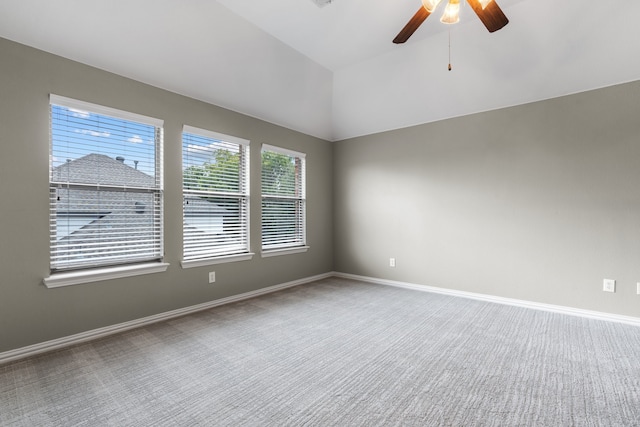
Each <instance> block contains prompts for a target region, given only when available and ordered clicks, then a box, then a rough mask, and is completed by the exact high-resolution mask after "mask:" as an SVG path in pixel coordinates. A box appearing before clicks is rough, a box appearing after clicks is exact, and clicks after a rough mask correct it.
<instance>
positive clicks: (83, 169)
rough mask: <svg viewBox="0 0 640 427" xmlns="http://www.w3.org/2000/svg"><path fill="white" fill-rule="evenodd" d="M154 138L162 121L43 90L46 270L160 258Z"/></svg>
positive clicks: (159, 189)
mask: <svg viewBox="0 0 640 427" xmlns="http://www.w3.org/2000/svg"><path fill="white" fill-rule="evenodd" d="M107 113H108V114H107ZM127 117H129V118H127ZM132 118H133V119H135V120H132ZM161 145H162V121H159V120H157V119H152V118H147V117H144V116H140V115H135V114H130V113H126V112H121V111H118V110H113V109H110V108H107V107H102V106H99V105H93V104H88V103H84V102H80V101H75V100H71V99H68V98H62V97H57V96H54V95H52V96H51V144H50V214H49V224H50V250H51V269H52V270H53V271H57V270H58V271H59V270H69V269H76V268H90V267H99V266H109V265H117V264H124V263H132V262H140V261H149V260H159V259H161V258H162V253H163V248H162V167H161V165H162V158H161V152H162V146H161Z"/></svg>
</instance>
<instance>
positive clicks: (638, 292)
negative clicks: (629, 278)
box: [636, 282, 640, 295]
mask: <svg viewBox="0 0 640 427" xmlns="http://www.w3.org/2000/svg"><path fill="white" fill-rule="evenodd" d="M636 293H637V294H638V295H640V282H638V283H636Z"/></svg>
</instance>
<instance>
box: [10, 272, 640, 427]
mask: <svg viewBox="0 0 640 427" xmlns="http://www.w3.org/2000/svg"><path fill="white" fill-rule="evenodd" d="M0 425H2V426H29V427H31V426H76V425H86V426H103V425H105V426H106V425H108V426H197V425H207V426H638V425H640V328H638V327H634V326H629V325H623V324H617V323H610V322H603V321H597V320H590V319H584V318H579V317H572V316H565V315H560V314H554V313H548V312H542V311H534V310H529V309H524V308H518V307H511V306H504V305H498V304H491V303H487V302H481V301H475V300H470V299H462V298H455V297H450V296H444V295H438V294H430V293H423V292H417V291H412V290H406V289H399V288H393V287H387V286H380V285H373V284H366V283H360V282H355V281H350V280H344V279H337V278H332V279H326V280H322V281H320V282H316V283H312V284H308V285H303V286H298V287H295V288H291V289H288V290H285V291H281V292H278V293H275V294H270V295H266V296H262V297H259V298H255V299H251V300H247V301H243V302H239V303H234V304H231V305H227V306H222V307H217V308H214V309H211V310H207V311H204V312H200V313H197V314H194V315H189V316H186V317H182V318H179V319H174V320H171V321H167V322H164V323H159V324H155V325H152V326H148V327H144V328H140V329H137V330H133V331H129V332H126V333H123V334H119V335H116V336H112V337H109V338H104V339H101V340H97V341H93V342H90V343H86V344H82V345H78V346H75V347H71V348H68V349H65V350H62V351H58V352H54V353H50V354H46V355H42V356H39V357H34V358H30V359H25V360H22V361H18V362H14V363H11V364H7V365H3V366H0Z"/></svg>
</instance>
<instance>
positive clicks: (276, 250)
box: [260, 144, 309, 258]
mask: <svg viewBox="0 0 640 427" xmlns="http://www.w3.org/2000/svg"><path fill="white" fill-rule="evenodd" d="M265 151H269V152H272V153H276V154H282V155H285V156H289V157H292V158H294V159H299V160H300V162H301V167H300V174H299V176H296V180H298V179H299V180H300V181H301V182H299V183H298V182H296V183H295V185H296V186H299V189H300V193H301V194H300V196H299V197H292V196H279V195H273V194H265V193H264V183H263V175H262V173H263V164H262V155H263V153H264V152H265ZM306 157H307V155H306V153H302V152H299V151H295V150H290V149H287V148H283V147H279V146H275V145H270V144H262V147H261V150H260V182H261V204H260V212H261V220H260V238H261V256H262V257H263V258H268V257H273V256H280V255H290V254H296V253H304V252H307V251H308V250H309V246H308V244H307V197H306V192H307V190H306V162H307V159H306ZM267 199H272V200H282V201H285V200H289V201H290V200H295V201H296V202H298V203H300V208H299V209H298V211H299V212H301V213H300V216H297V217H296V223H299V224H301V226H300V232H299V235H300V239H298V240H297V241H296V242H293V243H291V244H274V245H267V246H265V244H264V231H265V226H264V217H265V215H264V201H265V200H267ZM296 234H298V233H296Z"/></svg>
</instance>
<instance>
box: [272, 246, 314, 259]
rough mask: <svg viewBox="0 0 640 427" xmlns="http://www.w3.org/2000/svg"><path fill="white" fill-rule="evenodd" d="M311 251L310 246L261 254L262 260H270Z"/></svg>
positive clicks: (280, 249) (274, 250) (273, 250)
mask: <svg viewBox="0 0 640 427" xmlns="http://www.w3.org/2000/svg"><path fill="white" fill-rule="evenodd" d="M308 250H309V246H296V247H292V248H279V249H267V250H263V251H262V253H261V256H262V258H269V257H272V256H280V255H291V254H300V253H304V252H307V251H308Z"/></svg>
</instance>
